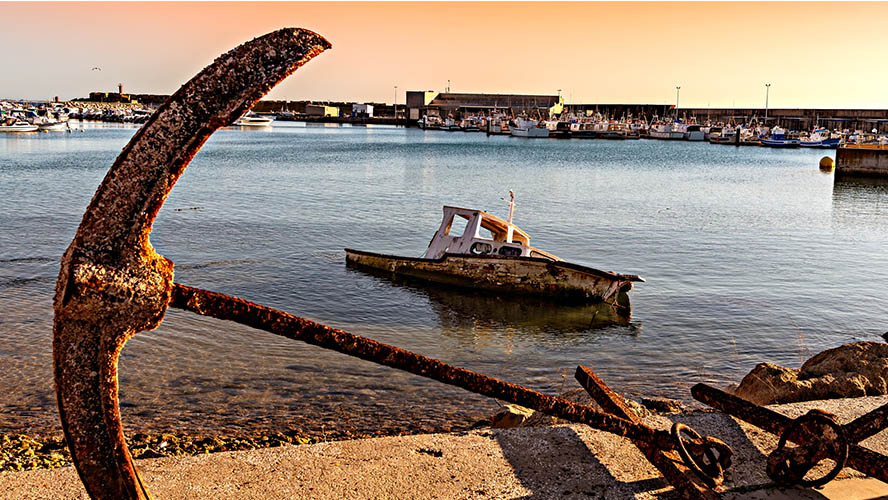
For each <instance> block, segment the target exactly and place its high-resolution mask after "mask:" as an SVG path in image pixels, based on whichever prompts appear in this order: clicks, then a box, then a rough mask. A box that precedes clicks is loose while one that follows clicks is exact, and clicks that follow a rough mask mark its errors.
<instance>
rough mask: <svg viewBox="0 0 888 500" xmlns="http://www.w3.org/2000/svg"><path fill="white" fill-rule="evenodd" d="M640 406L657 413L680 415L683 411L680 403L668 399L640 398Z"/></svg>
mask: <svg viewBox="0 0 888 500" xmlns="http://www.w3.org/2000/svg"><path fill="white" fill-rule="evenodd" d="M641 405H642V406H644V407H645V408H647V409H648V410H651V411H655V412H658V413H681V412H683V411H684V409H685V408H684V405H682V404H681V402H679V401H676V400H674V399H669V398H641Z"/></svg>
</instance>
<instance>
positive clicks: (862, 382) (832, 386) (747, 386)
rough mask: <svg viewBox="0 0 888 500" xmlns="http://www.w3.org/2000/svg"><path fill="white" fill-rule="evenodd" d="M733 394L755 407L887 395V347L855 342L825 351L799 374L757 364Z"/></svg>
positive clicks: (795, 371)
mask: <svg viewBox="0 0 888 500" xmlns="http://www.w3.org/2000/svg"><path fill="white" fill-rule="evenodd" d="M735 394H736V395H737V396H739V397H741V398H743V399H746V400H748V401H752V402H753V403H756V404H773V403H795V402H798V401H814V400H818V399H835V398H847V397H862V396H877V395H881V394H888V344H885V343H882V342H854V343H851V344H846V345H843V346H840V347H836V348H834V349H828V350H826V351H823V352H821V353H820V354H817V355H816V356H814V357H812V358H811V359H809V360H808V361H806V362H805V364H803V365H802V367H801V368H800V369H798V370H796V369H793V368H785V367H782V366H778V365H775V364H772V363H760V364H759V365H757V366H756V367H755V368H753V370H752V371H751V372H749V373H748V374H747V375H746V376H745V377H743V380H742V381H741V382H740V385H739V386H738V387H737V390H736V391H735Z"/></svg>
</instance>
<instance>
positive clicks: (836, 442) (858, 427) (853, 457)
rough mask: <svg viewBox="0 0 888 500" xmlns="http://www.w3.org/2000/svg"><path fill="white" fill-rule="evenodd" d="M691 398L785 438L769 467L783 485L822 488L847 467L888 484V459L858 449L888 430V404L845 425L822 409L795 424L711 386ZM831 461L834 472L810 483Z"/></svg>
mask: <svg viewBox="0 0 888 500" xmlns="http://www.w3.org/2000/svg"><path fill="white" fill-rule="evenodd" d="M691 394H693V396H694V398H695V399H697V400H698V401H700V402H702V403H705V404H707V405H709V406H711V407H713V408H715V409H717V410H719V411H722V412H724V413H727V414H728V415H731V416H734V417H737V418H739V419H741V420H743V421H745V422H748V423H750V424H752V425H755V426H756V427H760V428H762V429H764V430H766V431H768V432H771V433H772V434H775V435H777V436H779V441H778V444H777V449H775V450H774V451H773V452H771V453H770V454H769V455H768V462H767V467H766V472H767V474H768V477H770V478H771V479H773V480H774V481H775V482H777V483H781V484H787V485H795V484H798V485H802V486H807V487H816V486H822V485H824V484H826V483H828V482H830V481H832V480H833V479H835V478H836V476H837V475H838V474H839V472H841V470H842V469H843V468H844V467H846V466H847V467H851V468H852V469H856V470H857V471H859V472H862V473H864V474H866V475H868V476H871V477H874V478H877V479H880V480H882V481H886V482H888V457H886V456H884V455H882V454H879V453H876V452H874V451H872V450H869V449H867V448H864V447H863V446H860V445H859V444H857V443H859V442H860V441H863V440H864V439H866V438H868V437H870V436H874V435H876V434H878V433H879V432H881V431H882V430H883V429H886V428H888V404H886V405H883V406H881V407H879V408H876V409H875V410H873V411H871V412H869V413H867V414H865V415H861V416H860V417H858V418H856V419H855V420H853V421H851V422H849V423H848V424H845V425H840V424H839V423H838V420H837V419H836V417H835V415H832V414H830V413H827V412H825V411H822V410H817V409H814V410H810V411H808V413H806V414H804V415H802V416H800V417H798V418H795V419H793V418H790V417H787V416H786V415H783V414H780V413H777V412H776V411H774V410H771V409H769V408H765V407H763V406H758V405H756V404H753V403H751V402H749V401H746V400H745V399H741V398H738V397H737V396H734V395H732V394H728V393H726V392H724V391H721V390H719V389H716V388H714V387H711V386H708V385H706V384H697V385H695V386H694V387H692V388H691ZM789 443H796V444H797V446H789ZM825 460H830V461H832V462H834V464H833V466H832V467H830V468H829V471H828V472H826V473H825V474H823V475H821V476H820V477H814V478H806V476H807V475H808V474H809V473H810V472H812V470H813V469H814V468H815V467H816V466H817V465H818V464H820V463H822V462H824V461H825ZM818 470H819V468H818ZM815 472H816V471H815Z"/></svg>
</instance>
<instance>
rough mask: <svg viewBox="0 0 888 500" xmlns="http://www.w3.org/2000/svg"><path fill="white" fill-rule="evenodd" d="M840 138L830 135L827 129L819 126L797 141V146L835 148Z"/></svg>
mask: <svg viewBox="0 0 888 500" xmlns="http://www.w3.org/2000/svg"><path fill="white" fill-rule="evenodd" d="M839 141H841V138H839V137H832V134H830V133H829V130H827V129H825V128H819V129H817V130H815V131H814V132H812V133H811V135H810V136H809V137H808V138H807V139H803V140H800V141H799V146H801V147H803V148H820V149H836V148H837V147H839Z"/></svg>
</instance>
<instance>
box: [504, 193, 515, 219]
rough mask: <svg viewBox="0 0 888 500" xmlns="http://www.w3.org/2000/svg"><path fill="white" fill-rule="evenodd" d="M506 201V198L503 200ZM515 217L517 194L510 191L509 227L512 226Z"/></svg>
mask: <svg viewBox="0 0 888 500" xmlns="http://www.w3.org/2000/svg"><path fill="white" fill-rule="evenodd" d="M501 199H502V200H505V198H501ZM514 215H515V193H514V192H513V191H512V190H511V189H510V190H509V219H508V222H509V225H512V216H514Z"/></svg>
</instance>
